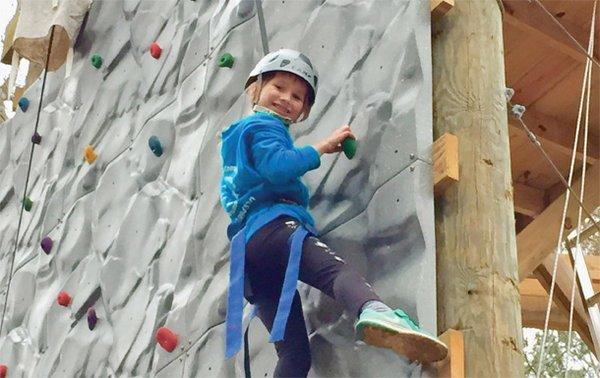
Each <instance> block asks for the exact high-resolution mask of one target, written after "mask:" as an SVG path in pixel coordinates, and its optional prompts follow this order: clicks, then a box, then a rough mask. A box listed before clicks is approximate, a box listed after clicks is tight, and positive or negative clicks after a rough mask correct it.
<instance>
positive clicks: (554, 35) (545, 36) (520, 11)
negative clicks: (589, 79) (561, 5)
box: [502, 0, 587, 63]
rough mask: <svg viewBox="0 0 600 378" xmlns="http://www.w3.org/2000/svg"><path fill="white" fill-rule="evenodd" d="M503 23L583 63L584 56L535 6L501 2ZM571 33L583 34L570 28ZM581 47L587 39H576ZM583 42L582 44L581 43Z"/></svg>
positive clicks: (513, 0) (520, 0)
mask: <svg viewBox="0 0 600 378" xmlns="http://www.w3.org/2000/svg"><path fill="white" fill-rule="evenodd" d="M502 2H503V4H504V8H505V10H506V12H505V13H504V22H505V23H507V24H509V25H511V26H513V27H515V28H517V29H519V30H520V31H521V32H523V35H528V36H535V37H536V38H538V39H539V40H540V41H542V42H543V43H545V44H546V46H548V48H550V49H553V50H555V51H560V52H561V53H563V54H566V55H568V56H570V57H571V58H573V59H575V60H577V61H579V62H582V63H583V62H585V60H586V56H585V54H584V53H583V51H580V50H579V48H578V47H577V45H576V44H575V43H574V42H573V41H571V40H570V39H569V37H568V36H567V35H566V34H565V33H564V32H563V31H562V30H560V28H559V27H558V26H557V25H555V24H554V23H553V21H552V20H551V19H550V18H549V16H548V15H546V14H545V13H544V11H543V10H542V9H541V8H540V7H539V6H537V4H532V3H529V2H527V1H523V0H503V1H502ZM570 31H571V32H574V33H575V34H577V37H579V34H583V33H582V32H581V31H580V30H574V29H573V28H570ZM578 39H579V42H580V43H581V44H582V45H583V46H587V38H585V39H583V38H581V37H579V38H578ZM582 40H583V43H582Z"/></svg>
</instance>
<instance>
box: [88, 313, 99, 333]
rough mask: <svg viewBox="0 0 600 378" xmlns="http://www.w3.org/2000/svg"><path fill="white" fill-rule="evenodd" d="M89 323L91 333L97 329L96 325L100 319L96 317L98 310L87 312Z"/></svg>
mask: <svg viewBox="0 0 600 378" xmlns="http://www.w3.org/2000/svg"><path fill="white" fill-rule="evenodd" d="M87 322H88V327H89V328H90V331H92V330H93V329H94V328H95V327H96V323H97V322H98V317H97V316H96V310H94V309H93V308H90V309H89V310H88V312H87Z"/></svg>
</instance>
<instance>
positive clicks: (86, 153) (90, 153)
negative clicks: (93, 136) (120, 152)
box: [83, 145, 98, 164]
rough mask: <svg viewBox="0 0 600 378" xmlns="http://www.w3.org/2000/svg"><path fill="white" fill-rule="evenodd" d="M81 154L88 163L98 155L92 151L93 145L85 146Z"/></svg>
mask: <svg viewBox="0 0 600 378" xmlns="http://www.w3.org/2000/svg"><path fill="white" fill-rule="evenodd" d="M83 155H84V157H85V161H87V162H88V164H92V163H93V162H94V160H96V158H97V157H98V155H96V153H95V152H94V147H92V146H90V145H88V146H86V147H85V150H84V153H83Z"/></svg>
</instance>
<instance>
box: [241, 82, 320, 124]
mask: <svg viewBox="0 0 600 378" xmlns="http://www.w3.org/2000/svg"><path fill="white" fill-rule="evenodd" d="M277 72H279V71H271V72H265V73H264V74H261V75H258V78H257V80H255V81H254V82H253V83H252V84H250V85H249V86H248V88H246V93H247V94H248V96H249V97H250V100H251V101H252V105H255V104H256V103H258V99H259V98H260V92H261V91H262V88H263V87H264V86H265V85H266V84H267V83H268V82H269V81H271V80H272V79H273V78H274V77H275V75H276V74H277ZM299 80H301V81H302V82H303V83H304V80H302V79H299ZM304 85H305V86H306V89H307V90H306V96H304V101H303V103H304V105H303V107H302V112H301V113H300V115H301V116H302V118H301V119H299V120H298V122H302V121H304V120H305V119H307V118H308V115H309V114H310V108H311V105H310V97H309V92H310V89H309V88H308V84H306V83H304Z"/></svg>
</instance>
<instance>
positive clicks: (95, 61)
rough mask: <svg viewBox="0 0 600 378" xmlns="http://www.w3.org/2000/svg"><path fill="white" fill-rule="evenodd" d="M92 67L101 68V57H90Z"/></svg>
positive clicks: (95, 55)
mask: <svg viewBox="0 0 600 378" xmlns="http://www.w3.org/2000/svg"><path fill="white" fill-rule="evenodd" d="M92 66H94V67H96V68H100V67H101V66H102V57H101V56H100V55H98V54H94V55H92Z"/></svg>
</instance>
